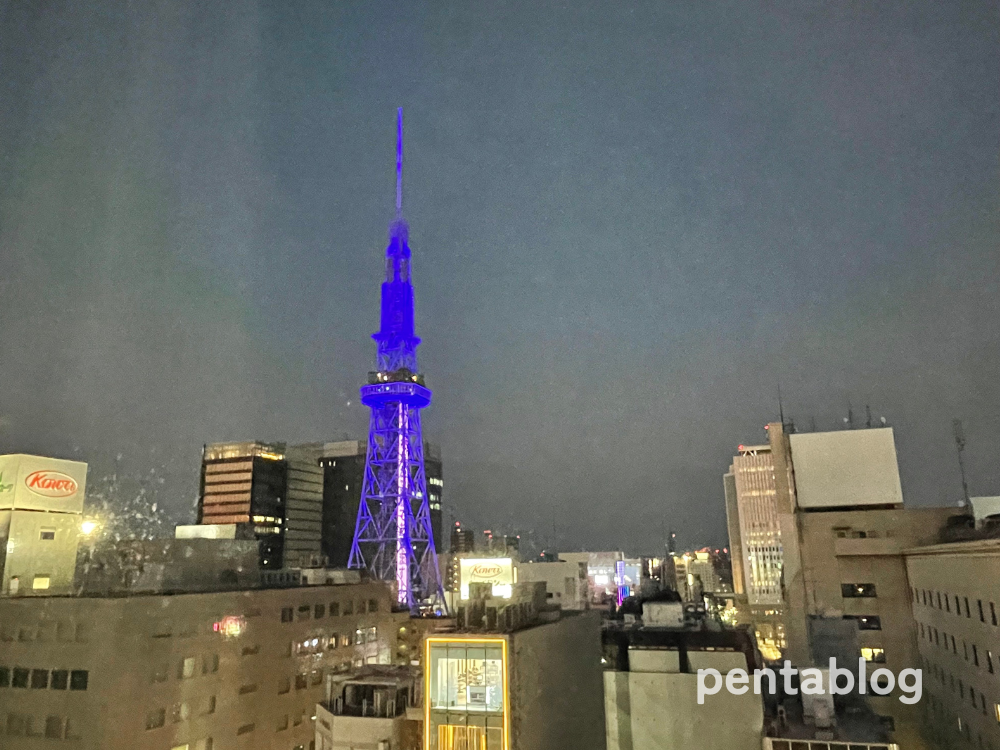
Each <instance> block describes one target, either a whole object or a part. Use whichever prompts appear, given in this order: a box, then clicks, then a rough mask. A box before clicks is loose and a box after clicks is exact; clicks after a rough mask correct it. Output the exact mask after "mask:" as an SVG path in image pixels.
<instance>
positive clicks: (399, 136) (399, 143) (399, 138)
mask: <svg viewBox="0 0 1000 750" xmlns="http://www.w3.org/2000/svg"><path fill="white" fill-rule="evenodd" d="M402 220H403V108H402V107H400V108H399V109H397V110H396V221H402Z"/></svg>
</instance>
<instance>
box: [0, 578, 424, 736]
mask: <svg viewBox="0 0 1000 750" xmlns="http://www.w3.org/2000/svg"><path fill="white" fill-rule="evenodd" d="M392 604H393V602H392V598H391V592H390V590H389V589H388V587H386V586H384V585H382V584H378V583H361V584H355V585H344V586H302V587H296V588H287V589H267V590H250V591H228V592H215V593H196V594H176V595H171V596H163V595H153V594H151V595H141V594H133V595H131V596H127V597H121V596H115V597H86V596H81V597H46V598H40V597H39V598H11V599H0V706H2V707H3V710H2V712H0V746H2V747H3V748H4V750H22V749H23V750H28V749H29V748H32V749H33V748H38V747H40V746H42V745H44V746H46V747H48V746H49V743H51V744H52V746H53V747H56V746H59V747H62V746H63V745H65V746H67V747H74V748H79V750H164V748H166V749H167V750H179V749H181V748H183V749H184V750H229V749H230V748H233V749H234V750H235V749H237V748H239V749H245V750H251V748H252V750H296V748H299V749H301V748H306V747H309V746H310V743H311V742H312V741H313V740H314V728H313V717H314V716H315V706H316V704H317V703H319V702H320V701H321V700H322V699H323V691H324V688H323V685H324V680H325V678H326V676H327V675H329V674H331V673H342V672H347V671H349V670H352V669H357V668H360V667H362V666H363V665H365V664H375V663H389V662H390V661H391V660H392V658H393V655H394V654H395V652H396V633H397V632H398V630H399V628H400V627H402V626H403V624H404V623H405V622H406V621H408V615H407V614H406V613H394V612H393V610H392ZM56 740H70V741H71V742H64V743H60V742H55V741H56ZM40 743H41V744H40Z"/></svg>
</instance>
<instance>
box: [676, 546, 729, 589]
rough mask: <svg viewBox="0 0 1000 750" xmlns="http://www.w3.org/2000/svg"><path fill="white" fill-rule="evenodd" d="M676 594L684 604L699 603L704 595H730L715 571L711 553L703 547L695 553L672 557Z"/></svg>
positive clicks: (714, 562) (726, 586)
mask: <svg viewBox="0 0 1000 750" xmlns="http://www.w3.org/2000/svg"><path fill="white" fill-rule="evenodd" d="M673 561H674V572H675V575H676V584H677V589H676V590H677V593H678V594H680V596H681V598H682V599H683V600H684V601H686V602H700V601H701V600H702V596H703V595H704V594H718V593H731V592H730V591H729V587H728V585H725V584H724V583H723V581H722V578H721V577H720V576H719V574H718V571H717V569H716V561H715V559H714V557H713V554H712V551H711V550H710V549H708V547H705V548H703V549H700V550H697V551H696V552H685V553H684V554H683V555H674V557H673Z"/></svg>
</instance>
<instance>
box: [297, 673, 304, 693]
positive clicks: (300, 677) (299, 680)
mask: <svg viewBox="0 0 1000 750" xmlns="http://www.w3.org/2000/svg"><path fill="white" fill-rule="evenodd" d="M306 686H307V680H306V676H305V675H304V674H297V675H295V689H296V690H305V688H306Z"/></svg>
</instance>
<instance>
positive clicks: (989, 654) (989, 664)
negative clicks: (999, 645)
mask: <svg viewBox="0 0 1000 750" xmlns="http://www.w3.org/2000/svg"><path fill="white" fill-rule="evenodd" d="M986 671H987V672H989V673H990V674H993V652H992V651H987V652H986Z"/></svg>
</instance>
